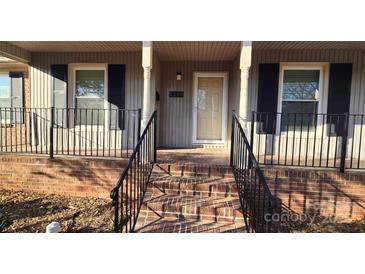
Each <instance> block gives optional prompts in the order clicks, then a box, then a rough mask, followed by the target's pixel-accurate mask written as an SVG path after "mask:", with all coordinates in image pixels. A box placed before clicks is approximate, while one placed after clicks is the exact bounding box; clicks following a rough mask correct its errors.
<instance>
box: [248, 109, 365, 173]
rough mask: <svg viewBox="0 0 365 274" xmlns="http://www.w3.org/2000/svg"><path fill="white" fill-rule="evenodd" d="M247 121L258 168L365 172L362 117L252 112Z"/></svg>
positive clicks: (355, 115)
mask: <svg viewBox="0 0 365 274" xmlns="http://www.w3.org/2000/svg"><path fill="white" fill-rule="evenodd" d="M251 121H253V123H251V133H250V135H251V145H252V148H253V151H254V153H255V155H256V158H257V161H258V162H259V163H260V164H265V165H284V166H303V167H320V168H338V169H340V171H342V172H343V171H344V170H345V169H346V168H350V169H364V168H365V146H364V144H363V143H364V142H362V135H363V133H365V131H363V127H364V123H365V121H364V114H347V113H345V114H323V113H299V112H298V113H267V112H253V113H252V119H251Z"/></svg>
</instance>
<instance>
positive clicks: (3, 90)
mask: <svg viewBox="0 0 365 274" xmlns="http://www.w3.org/2000/svg"><path fill="white" fill-rule="evenodd" d="M0 98H4V99H5V98H6V99H8V98H10V77H8V76H3V75H1V76H0Z"/></svg>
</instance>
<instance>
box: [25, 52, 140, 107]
mask: <svg viewBox="0 0 365 274" xmlns="http://www.w3.org/2000/svg"><path fill="white" fill-rule="evenodd" d="M141 60H142V54H141V53H140V52H105V53H103V52H97V53H96V52H93V53H85V52H84V53H33V54H32V62H31V64H30V77H31V105H32V107H50V106H51V102H52V77H51V65H52V64H69V63H108V64H125V65H126V68H125V69H126V71H125V79H126V83H125V91H126V98H125V99H126V101H125V102H126V104H125V106H126V108H128V109H130V108H140V107H141V106H142V94H143V69H142V65H141Z"/></svg>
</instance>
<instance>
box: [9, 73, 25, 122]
mask: <svg viewBox="0 0 365 274" xmlns="http://www.w3.org/2000/svg"><path fill="white" fill-rule="evenodd" d="M9 77H10V80H11V107H12V108H15V111H14V113H13V115H12V117H11V119H12V122H15V123H22V122H23V115H22V111H21V109H20V108H23V96H24V90H23V86H24V85H23V72H9ZM14 119H15V120H14Z"/></svg>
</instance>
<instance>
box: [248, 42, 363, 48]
mask: <svg viewBox="0 0 365 274" xmlns="http://www.w3.org/2000/svg"><path fill="white" fill-rule="evenodd" d="M252 48H253V49H254V50H267V49H289V50H290V49H364V48H365V41H255V42H252Z"/></svg>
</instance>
